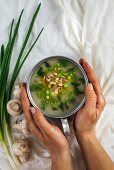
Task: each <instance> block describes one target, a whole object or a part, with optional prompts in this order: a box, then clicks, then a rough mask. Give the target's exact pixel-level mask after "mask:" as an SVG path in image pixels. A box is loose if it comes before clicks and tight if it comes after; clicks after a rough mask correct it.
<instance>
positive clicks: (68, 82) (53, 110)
mask: <svg viewBox="0 0 114 170" xmlns="http://www.w3.org/2000/svg"><path fill="white" fill-rule="evenodd" d="M73 69H74V70H73ZM75 79H76V80H75ZM73 80H74V82H73ZM44 84H45V85H44ZM87 84H88V78H87V75H86V73H85V71H84V69H83V68H82V66H81V65H80V64H78V63H76V62H75V61H73V60H71V59H70V58H68V57H63V56H52V57H47V58H45V59H43V60H42V61H40V62H39V63H37V64H36V65H35V67H34V68H33V69H32V71H31V73H30V75H29V77H28V81H27V93H28V97H29V99H30V102H31V104H32V105H33V106H34V107H37V108H38V109H39V110H41V111H42V113H43V114H44V115H45V116H48V117H51V118H66V117H69V116H71V115H73V114H74V113H76V112H77V111H78V110H79V109H80V108H81V107H82V106H83V104H84V102H85V93H84V89H85V85H87ZM59 85H60V86H59ZM74 91H75V94H74ZM73 95H74V96H75V97H74V96H73ZM66 101H67V102H66ZM68 101H69V104H68ZM44 105H46V106H45V107H47V109H45V107H44ZM55 106H56V107H55Z"/></svg>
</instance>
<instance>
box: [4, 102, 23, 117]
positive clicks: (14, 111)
mask: <svg viewBox="0 0 114 170" xmlns="http://www.w3.org/2000/svg"><path fill="white" fill-rule="evenodd" d="M7 112H8V113H9V114H10V115H12V116H17V115H20V114H21V113H22V105H21V101H20V100H19V99H12V100H10V101H9V102H8V103H7Z"/></svg>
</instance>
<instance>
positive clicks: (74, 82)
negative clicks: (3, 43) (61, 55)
mask: <svg viewBox="0 0 114 170" xmlns="http://www.w3.org/2000/svg"><path fill="white" fill-rule="evenodd" d="M71 84H72V86H74V88H75V87H76V86H79V85H80V82H78V81H72V82H71Z"/></svg>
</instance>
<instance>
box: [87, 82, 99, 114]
mask: <svg viewBox="0 0 114 170" xmlns="http://www.w3.org/2000/svg"><path fill="white" fill-rule="evenodd" d="M85 94H86V103H85V106H84V107H85V108H86V109H87V110H88V112H90V110H91V109H92V110H95V109H96V102H97V96H96V94H95V91H94V89H93V86H92V84H91V83H90V84H88V85H87V86H86V89H85Z"/></svg>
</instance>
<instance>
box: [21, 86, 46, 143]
mask: <svg viewBox="0 0 114 170" xmlns="http://www.w3.org/2000/svg"><path fill="white" fill-rule="evenodd" d="M21 100H22V107H23V111H24V113H25V116H26V119H27V124H28V127H29V130H30V132H31V133H32V134H34V135H35V136H37V137H39V139H41V140H42V139H43V137H42V134H41V132H40V129H38V127H37V126H36V124H35V123H34V121H33V118H32V116H31V114H30V110H29V108H30V103H29V100H28V97H27V94H26V89H25V84H22V86H21Z"/></svg>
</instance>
